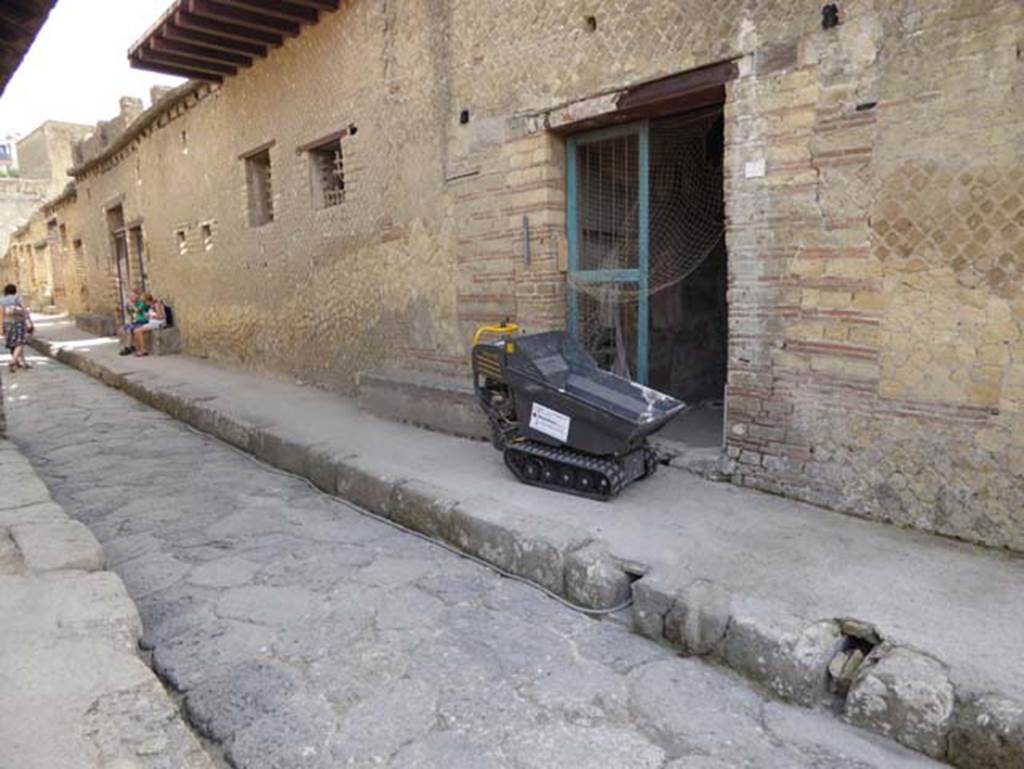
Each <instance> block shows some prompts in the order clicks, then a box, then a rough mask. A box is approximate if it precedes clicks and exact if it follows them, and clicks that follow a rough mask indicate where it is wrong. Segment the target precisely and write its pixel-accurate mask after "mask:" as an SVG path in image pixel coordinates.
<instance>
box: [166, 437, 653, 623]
mask: <svg viewBox="0 0 1024 769" xmlns="http://www.w3.org/2000/svg"><path fill="white" fill-rule="evenodd" d="M179 424H181V425H182V426H183V427H184V428H185V429H186V430H189V431H190V432H193V433H195V434H196V435H201V436H203V437H204V438H209V439H210V440H213V441H216V442H217V443H220V444H221V445H223V446H225V447H226V448H229V449H231V451H233V452H235V453H236V454H239V455H240V456H242V457H245V458H246V459H248V460H249V461H250V462H253V463H254V464H257V465H259V466H260V467H262V468H263V469H264V470H267V471H269V472H271V473H274V474H276V475H282V476H285V477H286V478H292V479H294V480H297V481H301V482H302V483H304V484H306V485H307V486H309V488H311V489H312V490H313V491H315V492H316V493H317V494H319V495H321V496H323V497H326V498H327V499H329V500H330V501H331V502H333V503H335V504H336V505H340V506H342V507H345V508H348V509H349V510H352V511H353V512H356V513H359V514H360V515H362V516H365V517H367V518H372V519H373V520H375V521H377V522H379V523H383V524H387V525H388V526H390V527H391V528H393V529H397V530H398V531H401V532H404V533H405V534H411V535H412V536H414V537H417V538H419V539H422V540H423V541H424V542H429V543H430V544H432V545H437V546H438V547H442V548H444V549H445V550H447V551H448V552H449V553H452V554H454V555H457V556H459V557H460V558H465V559H467V560H469V561H472V562H473V563H476V564H479V565H480V566H483V567H485V568H487V569H490V570H491V571H493V572H494V573H495V574H497V575H499V576H501V577H504V578H505V579H511V580H514V581H516V582H520V583H522V584H524V585H528V586H529V587H532V588H533V589H534V590H537V591H539V592H541V593H543V594H544V595H546V596H547V597H548V598H551V599H552V600H554V601H557V602H558V603H560V604H562V605H563V606H565V607H567V608H569V609H572V610H573V611H575V612H579V613H580V614H586V615H587V616H589V617H606V616H608V615H611V614H617V613H618V612H621V611H625V610H626V609H628V608H629V607H630V606H632V605H633V596H632V595H630V597H629V599H628V600H626V601H624V602H623V603H621V604H619V605H618V606H612V607H611V608H609V609H590V608H588V607H586V606H581V605H580V604H577V603H573V602H572V601H570V600H568V599H566V598H563V597H562V596H560V595H559V594H558V593H556V592H554V591H553V590H549V589H548V588H546V587H544V586H543V585H541V584H538V583H537V582H534V581H533V580H530V579H527V578H526V577H522V576H520V575H518V574H513V573H512V572H510V571H506V570H505V569H502V568H501V567H500V566H496V565H495V564H493V563H491V562H489V561H485V560H484V559H483V558H478V557H477V556H475V555H471V554H470V553H467V552H465V551H463V550H460V549H459V548H457V547H455V546H454V545H450V544H448V543H447V542H445V541H444V540H442V539H437V538H435V537H431V536H428V535H426V534H424V533H423V532H420V531H416V530H415V529H410V528H409V527H408V526H403V525H402V524H400V523H398V522H397V521H393V520H391V519H390V518H386V517H385V516H383V515H378V514H377V513H374V512H372V511H370V510H367V509H366V508H364V507H360V506H359V505H356V504H354V503H352V502H349V501H348V500H347V499H344V498H342V497H338V496H335V495H334V494H328V493H327V492H326V491H324V490H323V489H321V488H320V487H319V486H317V485H316V484H315V483H313V482H312V481H311V480H309V478H306V477H304V476H302V475H299V474H297V473H292V472H289V471H287V470H282V469H281V468H279V467H274V466H273V465H270V464H267V463H266V462H264V461H263V460H262V459H260V458H259V457H255V456H253V455H252V454H250V453H249V452H247V451H244V450H242V449H240V448H238V447H237V446H233V445H231V444H230V443H228V442H227V441H225V440H223V439H221V438H218V437H217V436H216V435H211V434H210V433H204V432H203V431H202V430H198V429H196V428H195V427H192V425H189V424H185V423H184V422H179Z"/></svg>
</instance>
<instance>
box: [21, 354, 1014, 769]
mask: <svg viewBox="0 0 1024 769" xmlns="http://www.w3.org/2000/svg"><path fill="white" fill-rule="evenodd" d="M33 346H35V347H36V349H38V350H40V351H41V352H43V353H44V354H46V355H49V356H50V357H54V358H56V359H57V360H59V361H61V362H62V363H66V364H68V365H69V366H71V367H73V368H77V369H78V370H80V371H82V372H84V373H86V374H89V375H90V376H93V377H94V378H96V379H99V380H100V381H102V382H104V383H105V384H107V385H108V386H111V387H115V388H118V389H121V390H124V391H125V392H126V393H127V394H129V395H131V396H133V397H135V398H136V399H137V400H140V401H142V402H144V403H146V404H148V405H150V406H153V407H154V408H157V409H159V410H162V411H164V412H166V413H168V414H170V415H171V416H173V417H175V418H176V419H179V420H180V421H182V422H185V423H187V424H190V425H192V426H193V427H195V428H196V429H198V430H201V431H203V432H206V433H209V434H211V435H213V436H215V437H218V438H220V439H222V440H224V441H226V442H227V443H229V444H231V445H233V446H236V447H237V448H239V449H242V450H244V451H246V452H248V453H251V454H253V455H255V456H256V457H258V458H260V459H261V460H263V461H265V462H267V463H268V464H271V465H273V466H275V467H278V468H281V469H283V470H287V471H289V472H292V473H295V474H297V475H301V476H303V477H305V478H307V479H309V480H311V481H312V482H313V483H314V484H316V485H317V486H318V487H319V488H320V489H322V490H323V491H325V492H327V493H329V494H332V495H337V496H339V497H342V498H344V499H346V500H348V501H350V502H352V503H353V504H355V505H358V506H360V507H363V508H365V509H367V510H369V511H371V512H373V513H376V514H378V515H381V516H384V517H387V518H389V519H391V520H394V521H396V522H398V523H401V524H402V525H404V526H407V527H408V528H411V529H413V530H416V531H419V532H422V533H424V534H427V535H429V536H432V537H436V538H439V539H442V540H444V541H446V542H449V543H451V544H452V545H454V546H456V547H457V548H459V549H461V550H463V551H464V552H466V553H469V554H471V555H474V556H476V557H479V558H482V559H484V560H486V561H488V562H490V563H492V564H494V565H496V566H498V567H499V568H501V569H504V570H506V571H508V572H511V573H513V574H516V575H519V576H522V577H525V578H528V579H531V580H533V581H535V582H537V583H538V584H541V585H543V586H544V587H546V588H548V589H549V590H552V591H553V592H555V593H558V594H560V595H562V596H564V597H566V598H568V599H570V600H572V601H574V602H577V603H579V604H581V605H584V606H588V607H591V608H596V609H601V608H610V607H612V606H616V605H620V604H621V603H623V602H624V601H625V600H626V599H628V597H629V595H630V594H632V595H633V598H634V605H633V626H634V630H635V631H636V632H637V633H639V634H641V635H643V636H645V637H647V638H650V639H653V640H655V641H658V642H660V643H666V644H669V645H671V646H673V647H675V648H677V649H679V650H680V651H681V652H682V653H683V654H684V655H696V656H703V657H706V658H708V659H710V660H712V661H714V662H716V663H719V664H722V665H725V666H726V667H729V668H731V669H733V670H734V671H736V672H737V673H739V674H741V675H743V676H745V677H746V678H748V679H749V680H751V681H753V682H755V683H757V684H759V685H761V686H763V687H764V688H766V689H767V690H769V691H771V692H772V693H773V694H775V695H776V696H778V697H780V698H782V699H783V700H786V701H789V702H793V703H797V704H800V705H803V706H805V707H816V708H825V709H829V710H831V711H832V712H834V713H836V714H837V715H838V716H839V717H841V718H843V719H844V720H846V721H848V722H850V723H853V724H856V725H858V726H861V727H863V728H865V729H868V730H870V731H873V732H876V733H878V734H881V735H884V736H886V737H888V738H891V739H894V740H896V741H897V742H900V743H901V744H903V745H905V746H907V747H910V748H912V749H914V750H917V751H920V752H922V753H925V754H927V755H930V756H932V757H934V758H938V759H942V760H946V761H949V762H951V763H952V764H953V765H954V766H958V767H963V768H964V769H994V768H996V767H998V768H999V769H1003V768H1005V767H1011V766H1022V767H1024V702H1022V701H1020V700H1016V699H1013V698H1011V697H1006V696H1003V695H1001V694H999V693H995V692H988V691H977V692H975V691H967V690H965V688H964V687H961V688H960V690H957V688H956V687H955V686H954V684H953V683H952V682H951V681H950V678H949V675H948V671H947V670H946V667H945V666H944V665H943V664H942V663H941V661H939V660H937V659H935V658H934V657H932V656H930V655H928V654H927V653H925V652H923V651H920V650H916V649H911V648H908V647H904V646H898V645H893V644H890V643H888V642H885V641H884V639H880V638H878V637H877V634H876V633H875V631H874V629H873V628H872V626H871V625H870V623H867V622H863V621H860V620H858V619H854V618H824V619H823V618H817V619H809V618H804V617H797V616H795V615H793V614H792V613H790V612H789V611H788V610H787V609H785V608H783V607H782V606H780V605H778V604H768V603H765V602H763V601H760V600H753V599H750V598H748V597H745V596H736V595H731V594H730V593H729V592H728V591H726V590H724V589H723V588H721V587H720V586H718V585H715V584H713V583H711V582H708V581H707V580H701V579H695V580H694V581H693V582H692V583H691V584H689V585H687V586H685V587H684V588H683V589H681V590H680V589H679V588H678V585H677V586H672V585H668V584H665V583H664V582H663V581H662V579H661V578H660V577H659V575H658V574H657V573H650V574H646V575H644V576H643V577H642V578H641V579H639V580H638V581H634V580H635V577H634V576H631V575H630V574H628V573H627V571H626V569H625V568H624V566H623V564H622V563H621V562H619V561H618V560H617V559H615V558H614V557H613V556H612V555H611V553H610V552H609V549H608V547H607V545H606V544H605V543H602V542H600V541H597V540H594V539H593V538H592V537H590V536H589V535H588V534H586V533H585V532H580V531H577V530H573V529H570V528H569V527H564V528H562V529H551V527H546V529H545V531H544V533H543V534H538V533H537V532H536V531H535V527H534V526H533V525H532V522H531V519H530V516H529V515H528V514H526V513H524V512H523V511H521V510H518V509H515V508H514V507H512V506H510V505H507V504H505V503H502V502H499V501H497V500H494V499H491V498H488V497H481V496H474V497H470V498H466V499H460V498H458V497H457V496H456V495H453V494H452V492H451V491H450V490H447V489H443V488H441V487H438V486H435V485H433V484H430V483H427V482H424V481H420V480H416V479H408V478H403V477H401V476H400V475H398V474H392V473H389V472H386V471H382V470H381V468H378V467H374V466H372V465H370V464H369V463H368V462H367V461H366V460H365V459H362V458H360V457H359V456H353V455H347V456H336V455H333V454H331V453H330V452H328V451H327V450H325V449H323V448H322V447H319V446H315V445H314V446H308V445H304V444H302V443H300V442H296V441H292V440H289V439H287V438H285V437H283V436H280V435H277V434H275V433H273V432H271V431H269V430H267V429H266V428H264V427H258V426H256V425H249V424H244V423H241V422H239V421H237V420H235V419H233V418H231V417H228V416H226V415H224V414H221V413H219V412H217V411H216V410H215V409H214V408H211V407H210V406H208V405H205V402H204V401H201V400H194V399H189V398H186V397H183V396H180V395H177V394H175V393H173V392H170V391H167V390H164V391H160V390H154V389H153V388H152V387H151V386H150V385H149V383H148V382H142V381H138V380H135V379H134V378H133V377H132V376H129V375H122V374H117V373H115V372H113V371H110V370H109V369H107V368H105V367H104V366H102V365H100V364H98V363H96V362H95V361H92V360H90V359H88V358H87V357H85V356H83V355H82V354H81V353H77V352H75V351H73V350H65V349H60V348H59V344H55V345H51V344H50V343H48V342H46V341H45V340H39V339H36V340H33ZM54 348H56V349H54ZM851 660H852V662H851ZM844 661H846V664H845V665H844V664H837V663H843V662H844ZM840 671H841V672H840Z"/></svg>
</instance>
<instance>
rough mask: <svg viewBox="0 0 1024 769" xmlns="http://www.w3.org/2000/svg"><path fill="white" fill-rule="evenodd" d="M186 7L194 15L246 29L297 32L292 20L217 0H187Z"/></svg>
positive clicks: (277, 32) (288, 34) (292, 35)
mask: <svg viewBox="0 0 1024 769" xmlns="http://www.w3.org/2000/svg"><path fill="white" fill-rule="evenodd" d="M188 9H189V11H190V12H191V13H193V14H195V15H196V16H202V17H204V18H207V19H213V20H215V21H220V22H228V23H230V24H236V25H238V26H240V27H244V28H246V29H252V30H256V31H260V32H270V33H273V34H278V35H287V36H288V37H298V34H299V25H298V24H296V23H295V22H293V21H288V20H287V19H282V18H280V17H278V16H269V15H267V14H265V13H256V12H255V11H249V10H245V9H242V8H237V7H235V6H233V5H227V4H226V3H222V2H219V1H218V0H189V2H188Z"/></svg>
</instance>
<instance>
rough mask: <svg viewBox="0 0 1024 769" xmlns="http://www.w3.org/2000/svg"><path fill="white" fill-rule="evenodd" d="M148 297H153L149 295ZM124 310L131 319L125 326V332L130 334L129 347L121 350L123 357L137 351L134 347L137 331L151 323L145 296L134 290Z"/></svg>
mask: <svg viewBox="0 0 1024 769" xmlns="http://www.w3.org/2000/svg"><path fill="white" fill-rule="evenodd" d="M147 296H151V295H150V294H147ZM124 309H125V315H126V316H127V317H128V318H129V321H128V323H125V324H124V330H125V332H126V333H127V334H128V345H127V346H126V347H125V348H124V349H123V350H121V355H131V354H132V353H133V352H134V351H135V347H134V345H132V337H133V335H134V333H135V329H137V328H139V327H140V326H144V325H146V324H147V323H148V322H149V304H148V303H147V302H146V299H145V297H144V296H142V295H140V294H139V292H138V291H136V290H134V289H132V291H131V293H130V294H128V302H127V303H126V304H125V306H124Z"/></svg>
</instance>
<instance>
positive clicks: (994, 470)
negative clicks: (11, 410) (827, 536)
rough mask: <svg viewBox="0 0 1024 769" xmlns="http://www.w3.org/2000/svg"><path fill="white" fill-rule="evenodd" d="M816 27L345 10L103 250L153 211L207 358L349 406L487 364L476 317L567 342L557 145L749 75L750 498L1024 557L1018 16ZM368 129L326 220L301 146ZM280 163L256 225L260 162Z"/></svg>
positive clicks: (678, 8) (746, 326) (253, 84)
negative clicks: (434, 372) (671, 96)
mask: <svg viewBox="0 0 1024 769" xmlns="http://www.w3.org/2000/svg"><path fill="white" fill-rule="evenodd" d="M821 5H822V4H821V3H820V2H810V1H807V0H799V1H798V2H793V1H791V0H786V1H782V0H779V1H778V2H764V1H761V2H756V3H755V2H751V1H750V0H727V1H726V2H721V3H714V4H711V3H705V2H698V0H685V1H684V2H678V1H677V0H673V1H672V2H670V1H669V0H664V2H661V1H658V2H649V3H645V4H641V5H640V6H635V5H633V4H626V3H621V2H613V1H612V0H603V1H600V0H595V2H593V3H590V4H589V6H588V7H587V8H586V9H585V10H581V8H580V6H579V5H578V4H577V3H575V2H570V1H569V0H560V1H559V0H555V1H553V2H545V3H536V4H534V3H530V4H527V5H526V6H524V4H521V3H506V2H501V1H500V0H421V1H420V2H408V3H401V4H397V3H390V2H384V0H362V1H361V2H353V3H348V4H346V6H345V8H344V9H343V10H342V11H340V12H338V13H334V14H326V15H325V16H324V18H323V20H322V21H321V23H320V24H319V25H318V26H316V27H313V28H310V29H306V30H304V31H303V33H302V35H300V37H299V38H297V39H294V40H290V41H288V43H287V44H286V45H285V46H284V47H283V48H281V49H279V50H277V51H274V52H273V54H272V55H271V56H270V57H269V58H268V59H267V60H265V61H258V62H256V64H255V65H254V66H253V67H252V68H251V69H248V70H243V71H242V72H241V73H240V74H239V75H238V76H237V77H235V78H231V79H228V80H227V81H226V82H225V84H224V85H223V87H221V88H219V89H215V90H213V91H212V92H211V93H210V94H209V95H207V96H206V97H205V98H203V99H201V100H198V101H196V102H195V103H194V104H189V105H185V106H183V107H182V108H180V109H177V108H176V109H175V111H174V113H173V114H170V115H168V116H167V117H166V119H165V120H163V124H162V125H159V126H158V127H156V128H155V129H154V130H152V131H151V132H149V133H148V134H147V135H145V136H143V137H142V138H141V139H140V140H139V141H137V142H135V143H134V144H133V145H132V146H131V147H130V148H128V149H127V150H125V151H124V152H122V153H121V155H120V157H119V159H118V160H117V162H116V163H111V164H107V165H106V166H105V167H104V168H103V170H102V171H97V172H90V173H89V174H88V175H86V176H85V177H84V178H82V179H81V180H80V201H86V202H84V203H82V205H83V206H87V207H86V208H83V209H82V230H83V233H85V238H86V246H87V249H89V250H90V251H91V252H92V253H93V254H94V255H95V254H97V253H104V254H107V253H109V244H108V243H107V237H106V232H105V229H104V220H103V214H102V211H101V208H100V207H101V206H102V205H104V204H106V203H109V202H110V201H113V200H121V201H122V202H123V205H124V206H125V215H126V219H129V220H131V219H133V218H135V217H142V218H143V221H144V226H145V230H146V235H147V239H148V243H149V250H150V272H151V276H152V282H153V286H154V287H155V289H156V290H157V292H158V293H163V294H165V295H166V296H167V297H168V298H169V299H170V300H171V301H172V302H173V303H174V304H175V307H176V309H177V311H178V317H179V318H180V322H181V326H182V329H183V331H184V333H185V338H186V344H187V347H188V349H189V351H191V352H193V353H197V354H203V355H210V356H213V357H217V358H222V359H228V360H234V361H239V362H243V363H245V364H247V365H251V366H254V367H259V368H265V369H270V370H275V371H280V372H286V373H288V374H290V375H293V376H296V377H299V378H301V379H303V380H305V381H312V382H315V383H318V384H321V385H325V386H329V387H332V388H336V389H339V390H342V391H347V390H350V389H351V387H352V384H353V380H354V376H355V374H356V372H357V371H359V370H360V369H365V368H371V367H377V366H381V365H387V364H396V365H403V366H410V367H416V368H421V369H422V368H427V369H438V370H444V371H450V372H455V371H463V370H464V365H465V354H466V350H467V347H468V339H469V337H470V334H471V332H472V329H473V327H475V326H476V325H477V324H479V323H481V322H489V321H494V320H498V319H501V318H504V317H506V316H507V317H511V318H515V319H517V320H519V321H520V322H521V323H523V324H524V325H525V326H526V327H527V328H528V329H530V330H537V329H541V328H550V327H560V326H562V325H563V324H564V322H565V306H566V302H565V284H566V280H565V272H564V270H565V258H564V257H565V247H564V230H565V182H564V176H565V172H564V139H563V138H561V137H560V136H557V135H555V134H553V133H552V132H550V131H548V130H547V126H549V125H552V124H557V123H559V122H562V123H564V122H566V121H570V120H572V119H574V115H576V114H577V113H578V112H579V109H580V108H579V105H580V104H582V103H583V102H586V105H587V106H586V109H585V110H584V111H586V113H587V114H588V115H590V116H595V115H596V116H597V117H598V118H600V113H601V112H602V111H605V112H612V111H614V109H615V102H614V94H615V92H616V91H618V90H620V89H623V88H625V87H627V86H630V85H633V84H637V83H640V82H644V81H648V80H651V79H653V78H657V77H660V76H664V75H670V74H674V73H679V72H683V71H686V70H689V69H693V68H695V67H699V66H702V65H706V64H711V63H715V62H719V61H723V60H726V59H730V60H734V61H735V62H737V65H738V68H739V72H740V76H739V77H738V79H736V80H735V81H734V82H733V83H731V84H730V85H729V87H728V97H727V104H726V127H725V132H726V158H725V176H726V179H725V184H726V207H727V214H728V223H727V246H728V251H729V256H728V260H729V281H730V288H729V301H730V311H729V324H730V327H729V331H730V350H729V391H728V395H729V398H728V412H727V421H728V457H729V463H730V467H731V470H732V472H733V477H734V479H735V480H736V481H738V482H740V483H745V484H750V485H755V486H758V487H761V488H766V489H770V490H773V491H779V492H782V493H787V494H790V495H793V496H797V497H800V498H804V499H808V500H812V501H816V502H820V503H823V504H826V505H829V506H832V507H837V508H839V509H843V510H848V511H851V512H855V513H858V514H862V515H869V516H872V517H878V518H884V519H888V520H893V521H896V522H898V523H901V524H905V525H911V526H916V527H919V528H924V529H927V530H933V531H939V532H943V533H947V534H952V535H955V536H960V537H963V538H966V539H970V540H975V541H984V542H988V543H991V544H996V545H1006V546H1010V547H1013V548H1016V549H1024V512H1022V511H1024V499H1022V496H1021V495H1022V489H1024V415H1022V409H1024V404H1022V390H1024V384H1022V380H1024V353H1022V344H1024V342H1022V331H1021V326H1022V322H1024V321H1022V318H1024V308H1022V301H1021V298H1020V297H1021V295H1020V283H1021V279H1022V273H1021V266H1020V259H1021V254H1022V253H1024V242H1022V240H1021V237H1022V233H1024V221H1022V220H1021V216H1022V215H1024V214H1022V211H1024V189H1022V187H1021V185H1022V184H1024V181H1022V179H1024V176H1022V172H1021V165H1020V156H1021V152H1022V149H1024V146H1022V143H1024V135H1022V130H1024V129H1022V126H1024V120H1022V118H1024V114H1022V108H1024V107H1022V105H1024V99H1022V98H1021V96H1022V90H1024V88H1022V77H1024V76H1022V71H1024V70H1022V68H1024V64H1022V57H1021V55H1020V50H1021V48H1022V46H1024V40H1022V32H1021V30H1022V29H1024V17H1022V14H1024V8H1022V6H1021V5H1020V3H1018V2H1015V0H933V1H929V2H926V0H898V1H897V2H881V0H851V1H850V2H845V3H841V6H842V10H843V24H842V25H841V26H839V27H838V28H836V29H831V30H823V29H822V28H821ZM464 110H465V111H467V112H468V115H467V117H468V122H463V121H461V120H460V119H459V118H460V112H462V111H464ZM350 124H353V125H355V126H356V127H357V128H358V131H357V132H356V133H355V134H354V135H352V136H349V137H346V138H344V139H343V140H342V141H343V147H344V151H345V176H346V194H345V202H344V203H343V204H342V205H340V206H336V207H333V208H328V209H323V210H318V209H316V208H315V207H313V206H312V205H311V199H310V186H309V171H308V167H307V157H306V155H305V154H304V153H302V152H299V151H297V150H298V148H299V147H301V146H302V145H303V144H305V143H307V142H309V141H311V140H313V139H315V138H317V137H318V136H322V135H325V134H328V133H330V132H332V131H336V130H338V129H341V128H344V127H346V126H348V125H350ZM271 141H272V142H274V143H273V146H272V147H271V148H270V155H271V159H272V163H273V189H274V207H275V217H274V221H273V222H272V223H270V224H266V225H264V226H262V227H257V228H254V227H250V226H249V225H248V218H247V211H246V207H247V200H246V189H245V175H244V174H245V170H244V162H243V161H242V160H241V159H240V157H239V156H240V155H242V154H243V153H245V152H247V151H249V150H251V149H253V148H256V147H259V146H261V145H264V144H266V143H268V142H271ZM762 161H763V166H762ZM762 168H763V171H762ZM524 216H526V217H527V218H528V222H527V227H525V228H524V223H523V217H524ZM204 226H207V227H208V229H207V230H204ZM178 231H184V233H185V235H186V239H185V241H186V242H185V247H184V249H182V248H180V247H179V243H178V239H177V235H176V233H177V232H178ZM526 232H528V237H529V241H528V246H529V248H528V249H527V242H526V241H525V237H526V235H525V233H526ZM204 233H206V234H204ZM527 251H528V255H527ZM103 280H107V281H108V283H109V277H105V278H103ZM101 282H102V281H101ZM97 287H98V283H97Z"/></svg>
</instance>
